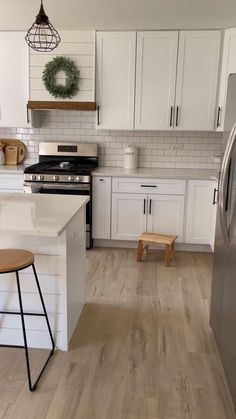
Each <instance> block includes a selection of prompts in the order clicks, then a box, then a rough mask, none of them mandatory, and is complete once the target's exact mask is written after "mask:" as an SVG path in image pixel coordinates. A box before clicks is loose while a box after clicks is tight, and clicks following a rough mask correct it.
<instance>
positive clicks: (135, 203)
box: [111, 193, 184, 242]
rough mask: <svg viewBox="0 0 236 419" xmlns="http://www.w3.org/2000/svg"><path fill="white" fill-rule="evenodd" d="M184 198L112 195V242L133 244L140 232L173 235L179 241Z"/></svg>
mask: <svg viewBox="0 0 236 419" xmlns="http://www.w3.org/2000/svg"><path fill="white" fill-rule="evenodd" d="M183 221H184V195H174V194H173V195H161V194H158V193H157V194H143V193H113V194H112V234H111V238H112V239H114V240H137V237H138V236H139V235H140V234H142V233H143V232H144V231H147V230H148V231H152V232H158V233H163V234H164V233H165V234H176V235H177V236H178V241H180V242H181V241H182V240H183Z"/></svg>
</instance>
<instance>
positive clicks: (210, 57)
mask: <svg viewBox="0 0 236 419" xmlns="http://www.w3.org/2000/svg"><path fill="white" fill-rule="evenodd" d="M220 40H221V32H220V31H183V32H180V37H179V53H178V69H177V85H176V102H175V105H176V108H175V129H177V130H194V131H196V130H199V131H201V130H203V131H204V130H206V131H208V130H209V131H212V130H214V128H215V114H216V93H217V81H218V68H219V57H220Z"/></svg>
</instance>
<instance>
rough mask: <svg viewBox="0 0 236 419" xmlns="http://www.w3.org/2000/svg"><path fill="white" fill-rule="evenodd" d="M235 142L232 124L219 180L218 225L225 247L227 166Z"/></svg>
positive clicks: (227, 237)
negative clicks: (219, 224) (219, 225)
mask: <svg viewBox="0 0 236 419" xmlns="http://www.w3.org/2000/svg"><path fill="white" fill-rule="evenodd" d="M235 142H236V124H234V126H233V128H232V131H231V133H230V136H229V140H228V143H227V146H226V149H225V154H224V157H223V161H222V166H221V175H220V180H219V211H220V223H221V229H222V233H223V238H224V242H225V244H226V245H228V244H229V235H228V231H227V217H226V201H227V198H228V190H227V189H228V185H229V182H228V180H229V179H228V176H229V166H230V160H231V156H232V151H233V148H234V145H235Z"/></svg>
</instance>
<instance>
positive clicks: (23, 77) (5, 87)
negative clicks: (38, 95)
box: [0, 32, 29, 127]
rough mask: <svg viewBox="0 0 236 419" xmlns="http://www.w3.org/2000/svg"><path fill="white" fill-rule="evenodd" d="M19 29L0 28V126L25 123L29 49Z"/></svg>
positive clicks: (27, 97) (23, 124)
mask: <svg viewBox="0 0 236 419" xmlns="http://www.w3.org/2000/svg"><path fill="white" fill-rule="evenodd" d="M24 36H25V33H22V32H0V62H1V66H0V126H1V127H25V126H27V102H28V99H29V71H28V70H29V63H28V61H29V58H28V55H29V51H28V46H27V44H26V42H25V39H24Z"/></svg>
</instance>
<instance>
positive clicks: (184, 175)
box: [92, 167, 219, 181]
mask: <svg viewBox="0 0 236 419" xmlns="http://www.w3.org/2000/svg"><path fill="white" fill-rule="evenodd" d="M218 173H219V169H178V168H176V169H175V168H171V169H166V168H157V169H155V168H138V169H124V168H122V167H98V168H97V169H95V170H93V171H92V176H94V177H98V176H104V177H106V176H107V177H127V178H129V177H130V178H156V179H158V178H159V179H180V180H191V179H196V180H201V179H202V180H216V181H217V180H218Z"/></svg>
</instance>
